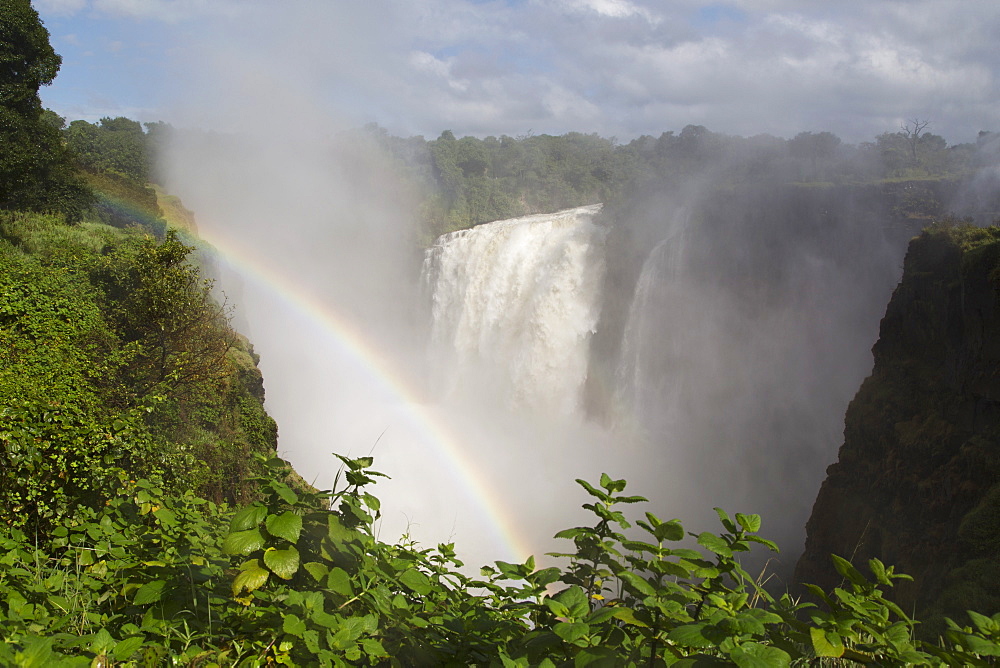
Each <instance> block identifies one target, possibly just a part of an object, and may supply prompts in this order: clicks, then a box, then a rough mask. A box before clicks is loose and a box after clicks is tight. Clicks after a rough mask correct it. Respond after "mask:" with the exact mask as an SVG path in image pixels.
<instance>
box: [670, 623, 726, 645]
mask: <svg viewBox="0 0 1000 668" xmlns="http://www.w3.org/2000/svg"><path fill="white" fill-rule="evenodd" d="M704 630H705V624H703V623H702V624H682V625H681V626H677V627H674V628H673V629H671V630H670V632H669V633H667V638H669V639H670V640H672V641H673V642H675V643H677V644H678V645H681V646H682V647H714V646H715V643H714V642H712V641H711V640H709V639H708V638H706V637H705V636H704V633H703V632H704Z"/></svg>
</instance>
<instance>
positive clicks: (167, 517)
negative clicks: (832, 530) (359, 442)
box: [0, 457, 1000, 667]
mask: <svg viewBox="0 0 1000 668" xmlns="http://www.w3.org/2000/svg"><path fill="white" fill-rule="evenodd" d="M340 459H341V461H342V463H343V465H344V467H343V469H342V471H341V475H340V476H338V483H337V484H336V485H335V487H334V489H333V490H331V491H328V492H322V493H317V492H312V491H303V490H300V491H298V492H297V491H295V490H294V489H292V488H291V487H289V486H288V485H287V484H285V483H284V482H282V481H281V480H282V479H283V478H286V477H287V475H288V469H287V467H286V465H285V464H284V462H282V461H281V460H278V459H269V460H268V459H265V460H262V461H261V467H262V470H264V471H266V473H265V474H264V475H263V476H261V477H260V478H259V479H258V482H259V483H260V485H261V486H262V491H263V494H262V496H261V498H260V499H259V500H258V501H256V502H254V503H251V504H249V505H247V506H245V507H243V508H241V509H239V510H237V511H235V512H234V511H232V510H230V509H229V508H228V507H226V506H218V505H215V504H213V503H210V502H207V501H204V500H202V499H199V498H197V497H195V496H193V495H192V494H190V493H185V494H181V495H173V494H170V493H169V492H168V491H167V490H165V489H164V488H162V487H160V486H158V485H156V484H153V483H150V482H148V481H145V480H139V481H137V482H128V481H125V482H124V484H123V488H122V491H121V493H120V494H119V495H117V496H116V497H115V498H113V499H111V500H109V502H108V504H107V505H106V506H104V507H101V508H99V509H95V510H78V511H77V512H76V513H75V514H72V515H67V516H66V517H65V518H64V523H63V525H62V526H60V527H59V528H57V529H56V530H55V531H53V532H52V534H51V536H50V537H49V538H48V539H47V540H45V541H43V542H41V543H39V542H36V541H35V540H32V539H30V538H29V537H28V536H27V535H25V533H24V532H22V531H19V530H17V529H9V528H3V529H0V549H2V555H3V556H0V600H2V601H3V604H2V605H0V640H2V641H3V644H2V645H0V662H3V663H5V664H12V665H112V664H113V665H122V666H140V665H143V666H145V665H164V664H171V665H208V664H212V665H234V666H235V665H238V666H260V665H309V666H313V665H315V666H355V665H364V666H416V665H454V666H459V665H462V666H465V665H478V666H667V665H672V666H709V665H712V666H716V665H717V666H746V667H750V666H775V667H778V666H789V665H793V664H802V665H805V664H806V663H808V664H814V663H817V662H819V661H822V662H823V663H822V665H853V664H856V663H861V664H864V665H881V666H903V665H970V666H977V665H983V666H985V665H993V663H992V662H993V661H995V657H997V656H1000V615H996V616H994V617H986V616H984V615H980V614H977V613H975V612H970V613H969V622H970V625H968V626H959V625H958V624H956V623H954V622H949V623H948V629H947V631H946V632H945V634H944V636H943V637H942V638H941V639H940V641H939V642H937V643H924V642H921V641H917V640H914V639H913V628H914V624H915V622H913V621H912V620H910V619H909V618H908V617H907V616H906V614H905V613H903V611H901V610H899V609H898V608H897V607H896V606H895V605H893V604H892V603H890V602H889V601H887V600H886V599H885V598H884V592H885V591H886V590H887V589H888V588H890V587H891V586H892V583H893V581H894V580H897V579H899V578H901V577H905V576H901V575H897V574H895V573H894V572H893V570H892V568H891V567H886V566H884V565H883V564H882V563H881V562H879V561H877V560H872V561H871V562H869V569H870V571H871V573H872V578H871V579H869V578H868V577H866V576H865V575H863V574H862V573H861V572H860V571H858V570H857V569H856V568H855V567H854V566H853V565H852V564H851V563H850V562H848V561H847V560H844V559H841V558H839V557H834V567H835V568H836V569H837V570H838V572H839V573H840V574H841V576H842V577H843V578H844V584H843V585H842V586H841V587H838V588H835V589H834V590H833V591H832V592H823V591H820V590H818V589H815V588H814V589H815V591H814V592H813V593H814V594H815V596H816V598H817V604H810V603H800V602H796V601H793V600H792V599H790V598H789V597H788V596H783V597H781V598H774V597H773V596H772V595H771V594H769V593H768V592H767V591H765V590H764V589H763V588H762V587H761V586H760V584H759V583H758V582H757V581H755V580H754V579H753V578H751V577H750V576H749V575H748V574H747V573H746V571H745V570H744V569H743V567H742V566H741V565H740V562H739V555H740V554H741V553H745V552H747V551H748V550H750V549H751V548H752V547H753V546H754V545H760V546H762V547H763V548H765V549H772V550H773V549H777V548H776V546H774V544H773V543H771V542H770V541H768V540H766V539H764V538H761V537H759V536H758V535H757V531H758V530H759V529H760V525H761V520H760V517H758V516H756V515H744V514H736V515H735V516H732V517H731V516H730V515H728V514H727V513H725V512H723V511H722V510H721V509H718V510H717V512H718V515H719V519H720V522H721V523H722V527H723V531H722V533H719V534H714V533H710V532H702V533H698V534H695V533H687V534H686V533H685V531H684V529H683V527H682V525H681V523H680V522H679V521H677V520H669V521H663V520H661V519H660V518H658V517H657V516H655V515H653V514H652V513H649V512H646V513H644V515H643V517H642V519H639V520H637V521H631V520H629V519H627V518H626V516H625V514H624V513H623V512H622V510H621V509H620V508H621V507H624V506H631V505H632V504H636V503H640V502H642V501H643V499H642V498H641V497H638V496H627V495H624V494H623V493H622V492H624V489H625V487H626V483H625V481H624V480H615V479H612V478H611V477H610V476H607V475H604V476H602V477H601V480H600V482H599V485H596V486H595V485H592V484H590V483H587V482H585V481H579V482H580V484H581V486H582V487H583V488H584V490H585V491H586V492H587V493H588V494H589V495H590V497H591V502H589V503H587V504H586V505H585V508H587V509H589V510H590V512H591V513H592V514H593V515H594V517H595V519H596V523H595V524H594V525H593V526H588V527H576V528H573V529H568V530H566V531H563V532H560V534H559V536H561V537H563V538H567V539H570V540H572V541H573V544H574V546H575V549H574V551H572V552H568V553H566V554H564V555H559V556H560V557H561V558H565V559H568V565H567V566H565V567H563V568H560V567H557V566H549V567H546V568H541V569H539V568H536V566H535V562H534V559H533V558H532V559H528V560H527V561H526V562H525V563H523V564H510V563H506V562H496V563H495V564H494V566H491V567H486V568H484V569H483V576H484V578H485V579H473V578H470V577H469V576H467V575H465V574H464V573H463V572H461V571H460V570H459V569H460V567H461V566H462V564H461V562H459V561H458V560H457V559H456V558H455V553H454V547H453V546H452V545H440V546H438V547H437V548H436V549H421V548H419V547H418V546H416V545H413V544H411V543H407V542H405V541H404V542H401V543H399V544H387V543H383V542H380V541H378V540H377V539H376V538H375V537H374V523H375V521H376V520H377V519H378V516H379V502H378V500H377V499H376V498H375V497H374V496H373V495H372V494H371V493H370V492H368V491H367V489H366V488H367V486H368V485H370V484H371V483H372V482H374V481H375V480H376V479H377V478H378V477H380V476H381V475H382V474H380V473H378V472H375V471H372V470H371V468H370V467H371V464H372V461H371V459H370V458H360V459H350V458H347V457H340ZM327 508H329V509H327ZM635 528H638V530H639V531H638V532H637V533H636V532H633V531H632V530H633V529H635ZM685 536H687V537H689V538H691V539H694V541H695V545H697V548H695V547H694V545H692V546H687V545H686V544H684V543H682V542H681V541H682V540H683V539H684V538H685Z"/></svg>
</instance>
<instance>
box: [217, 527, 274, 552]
mask: <svg viewBox="0 0 1000 668" xmlns="http://www.w3.org/2000/svg"><path fill="white" fill-rule="evenodd" d="M262 547H264V536H263V534H261V532H260V529H248V530H246V531H236V532H234V533H231V534H229V535H228V536H226V539H225V540H224V541H222V551H223V552H225V553H226V554H250V553H251V552H255V551H256V550H259V549H260V548H262Z"/></svg>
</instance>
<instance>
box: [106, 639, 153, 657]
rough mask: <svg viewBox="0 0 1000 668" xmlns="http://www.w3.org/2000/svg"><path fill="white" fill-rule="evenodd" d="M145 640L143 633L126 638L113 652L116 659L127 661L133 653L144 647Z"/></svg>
mask: <svg viewBox="0 0 1000 668" xmlns="http://www.w3.org/2000/svg"><path fill="white" fill-rule="evenodd" d="M145 642H146V638H145V636H141V635H139V636H132V637H130V638H125V639H124V640H122V641H121V642H120V643H118V644H117V645H115V649H114V651H113V652H112V653H111V654H112V656H114V658H115V661H126V660H127V659H129V658H130V657H131V656H132V655H133V654H135V653H136V652H137V651H139V648H140V647H142V645H143V643H145Z"/></svg>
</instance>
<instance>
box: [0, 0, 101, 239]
mask: <svg viewBox="0 0 1000 668" xmlns="http://www.w3.org/2000/svg"><path fill="white" fill-rule="evenodd" d="M0 35H3V39H2V40H0V208H5V209H29V210H34V211H56V212H59V213H62V214H64V215H65V216H66V217H68V218H70V219H72V220H79V219H80V217H81V216H82V215H83V211H84V210H85V209H86V208H87V207H88V206H89V204H90V201H91V196H90V192H89V189H88V188H87V187H86V186H85V185H84V184H83V182H82V181H81V180H80V179H79V177H78V176H77V175H76V173H75V170H74V169H73V167H72V163H71V161H70V158H69V154H68V153H67V151H66V149H65V147H64V146H63V143H62V139H61V137H60V134H59V129H58V128H57V127H55V126H54V125H53V123H52V115H46V114H44V113H43V111H42V103H41V99H40V98H39V97H38V89H39V88H40V87H41V86H46V85H48V84H50V83H52V80H53V79H54V78H55V76H56V73H57V72H58V71H59V66H60V64H61V63H62V59H61V58H60V57H59V56H58V55H57V54H56V53H55V51H53V50H52V47H51V45H50V44H49V33H48V31H47V30H45V28H44V27H43V26H42V22H41V20H40V19H39V17H38V12H36V11H35V10H34V9H33V8H32V7H31V4H30V2H29V1H28V0H0Z"/></svg>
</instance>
